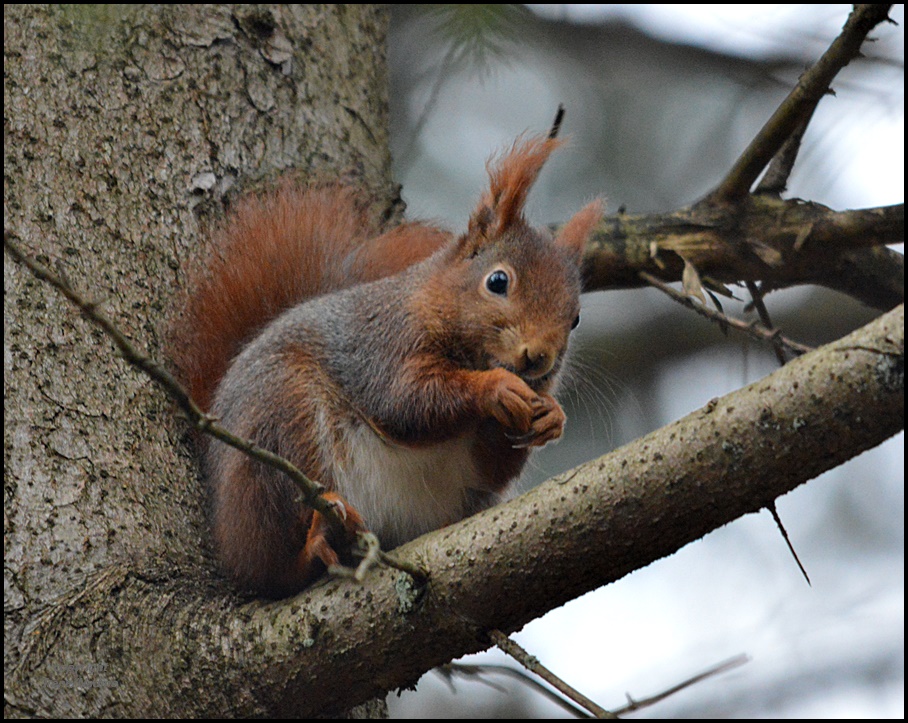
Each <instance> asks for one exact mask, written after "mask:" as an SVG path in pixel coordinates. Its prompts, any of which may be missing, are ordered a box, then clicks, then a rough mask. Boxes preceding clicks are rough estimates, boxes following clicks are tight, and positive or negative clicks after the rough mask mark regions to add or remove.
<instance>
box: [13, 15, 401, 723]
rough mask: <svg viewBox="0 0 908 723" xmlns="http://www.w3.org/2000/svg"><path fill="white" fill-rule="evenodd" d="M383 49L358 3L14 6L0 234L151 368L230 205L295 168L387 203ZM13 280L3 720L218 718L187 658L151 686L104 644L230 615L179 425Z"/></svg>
mask: <svg viewBox="0 0 908 723" xmlns="http://www.w3.org/2000/svg"><path fill="white" fill-rule="evenodd" d="M386 30H387V13H386V11H385V10H384V9H379V8H378V7H376V6H369V5H327V6H311V5H283V6H277V5H275V6H250V5H235V6H218V5H169V6H168V5H165V6H141V5H140V6H136V5H128V6H125V5H124V6H110V5H108V6H99V5H92V6H59V5H58V6H39V5H16V6H7V8H6V10H5V12H4V67H5V74H4V78H5V81H4V99H5V106H6V110H5V124H6V129H5V149H4V169H5V177H6V182H5V184H4V190H5V193H4V219H5V220H4V223H5V228H6V230H7V231H9V232H12V233H13V234H14V235H15V236H16V237H18V239H19V241H20V243H21V244H22V246H23V247H24V248H25V249H26V250H27V251H28V252H29V253H30V254H31V255H33V256H36V257H37V258H38V259H39V260H43V261H44V263H45V264H47V265H49V266H50V267H51V268H52V269H55V270H57V271H59V272H60V273H62V274H63V275H65V276H66V277H68V278H69V279H70V280H71V281H72V282H73V283H74V285H76V286H78V287H79V288H80V289H82V290H84V291H86V292H87V293H88V294H89V295H90V296H91V297H92V298H93V299H95V300H97V301H98V302H101V303H102V304H103V308H104V310H105V312H106V313H107V314H108V315H109V317H110V318H111V319H112V320H113V321H114V322H115V323H116V324H117V325H118V326H119V327H120V328H121V329H122V330H123V331H124V332H126V333H127V334H128V335H129V336H130V337H132V338H133V339H134V340H135V342H136V343H137V345H138V346H139V347H147V348H148V350H149V352H150V353H151V354H152V355H153V356H157V354H158V347H159V341H160V339H161V338H162V335H163V332H164V330H165V328H166V321H167V318H168V316H169V315H170V313H171V309H172V307H173V298H174V294H175V292H176V291H177V289H178V288H179V286H180V282H181V279H182V277H183V269H184V268H185V267H186V263H187V259H191V258H192V257H193V256H195V255H197V254H198V243H199V238H200V233H201V232H202V231H203V230H204V226H205V223H206V221H207V220H208V219H209V218H212V217H216V216H217V215H218V213H219V210H220V208H221V207H222V202H223V200H224V197H225V194H228V193H230V192H235V191H236V190H239V187H241V186H248V184H249V183H250V182H253V181H255V180H256V179H261V178H264V177H268V176H272V175H275V174H276V173H278V172H281V171H283V170H285V169H289V168H292V169H295V170H296V171H299V172H301V173H302V174H304V175H315V176H319V177H330V178H336V177H337V176H339V175H347V176H351V175H353V176H357V177H358V178H359V179H361V182H362V183H363V184H364V185H365V186H367V187H369V188H370V189H373V191H375V192H376V194H379V193H381V192H384V195H385V197H386V198H388V197H389V194H388V189H389V188H390V185H389V161H390V157H389V152H388V127H387V126H388V118H387V82H386V78H385V63H384V38H385V34H386ZM234 187H236V188H234ZM5 270H6V273H5V274H4V280H5V292H6V293H5V297H4V298H5V308H4V320H5V328H6V363H5V375H4V380H5V389H4V397H5V421H6V425H5V450H6V460H5V490H6V492H5V508H4V512H5V520H4V546H5V591H6V612H7V614H6V617H5V641H6V644H5V647H4V650H5V661H4V663H5V670H6V672H7V677H6V694H7V697H6V702H7V713H11V714H13V715H16V714H18V715H27V714H34V715H47V716H51V717H57V716H78V717H88V716H97V715H116V716H135V715H146V714H149V713H151V714H154V715H161V716H185V715H206V714H207V715H212V714H214V711H218V712H219V713H220V714H221V715H225V714H229V713H230V711H231V710H233V709H234V706H233V703H232V702H231V701H227V700H222V699H221V697H222V696H221V692H220V691H219V688H218V686H215V685H211V684H210V683H208V684H205V685H199V686H198V687H197V688H194V689H193V693H192V696H191V700H189V699H187V697H186V696H185V692H186V688H185V687H184V686H185V685H186V684H187V683H188V682H189V681H190V680H191V679H192V678H193V676H194V675H195V673H196V672H197V671H195V670H194V667H195V666H194V663H193V660H192V658H191V656H189V655H188V654H187V653H185V652H184V651H185V650H186V648H185V647H184V645H183V644H182V643H181V642H180V641H179V640H173V641H172V643H173V645H172V646H168V647H166V648H161V647H156V648H154V649H145V650H141V651H139V650H136V651H134V652H136V653H141V655H142V656H143V657H144V658H145V660H144V661H143V662H144V664H143V665H142V666H139V665H138V664H137V661H136V660H134V659H132V657H131V656H130V655H125V654H124V652H125V651H124V650H123V649H119V652H118V650H117V648H116V646H114V647H109V646H106V645H105V644H104V643H103V641H104V640H109V639H111V638H114V639H115V638H117V637H119V636H120V635H123V634H128V636H129V637H131V638H133V639H135V637H136V636H137V635H138V636H139V639H141V635H142V632H141V631H142V630H143V628H144V627H146V626H155V625H157V624H160V623H161V622H163V621H164V620H165V619H166V617H165V618H160V617H158V615H163V614H165V610H166V609H168V607H169V606H170V605H171V604H172V603H173V601H174V600H175V599H177V598H179V599H180V600H181V601H182V602H181V605H183V606H184V607H183V609H184V611H185V612H186V615H187V620H189V619H191V620H195V621H197V622H198V623H200V624H203V625H204V624H205V617H206V614H205V613H204V612H202V606H204V605H206V604H207V605H213V608H209V611H211V610H213V609H216V608H222V609H225V610H226V609H232V606H233V604H234V603H235V601H232V598H230V597H229V595H228V596H227V597H225V590H226V588H218V587H217V586H215V585H212V584H210V581H211V580H213V579H215V578H216V576H215V575H214V573H213V571H214V569H215V566H214V564H213V562H212V557H211V552H210V549H209V542H208V532H207V525H206V521H205V510H204V503H203V500H204V496H203V494H202V490H201V488H200V484H199V481H198V479H197V473H196V471H195V467H194V465H193V463H192V460H191V457H190V456H189V454H188V453H187V448H186V447H185V445H183V444H182V443H181V439H180V435H181V434H182V433H183V432H184V429H183V425H181V424H180V423H179V422H178V421H177V420H176V418H175V415H174V414H173V412H172V409H171V405H170V404H169V403H168V401H167V400H166V399H165V398H164V397H163V396H162V395H161V393H160V392H159V391H158V390H157V389H156V388H155V387H154V386H153V385H151V384H150V383H149V380H148V379H147V378H145V377H144V376H143V375H142V374H140V373H137V372H136V371H134V370H132V369H130V368H128V367H126V365H125V364H124V363H123V362H122V361H121V360H119V359H117V358H116V355H115V354H113V353H112V349H113V347H112V345H111V344H110V342H109V341H108V340H107V339H106V338H105V337H104V336H103V335H102V334H101V333H100V332H99V331H98V330H96V329H95V328H93V327H92V326H90V325H89V324H88V323H86V322H85V320H83V319H82V318H80V316H79V314H78V313H77V312H75V311H74V310H73V308H72V306H71V305H70V304H69V302H67V301H66V300H65V299H63V298H62V297H61V296H60V295H59V294H58V293H56V292H55V291H54V290H53V289H52V288H50V287H49V286H47V285H45V284H41V283H37V282H36V281H35V280H34V279H33V278H31V277H30V276H29V275H28V274H27V272H25V271H24V270H23V269H21V268H19V267H16V266H15V265H13V264H12V263H11V262H10V261H9V260H8V259H5ZM137 579H141V580H143V581H144V582H145V585H144V586H142V587H143V592H142V593H141V595H137V594H135V593H136V592H137V591H136V589H135V588H134V587H130V586H129V585H128V584H126V583H127V581H129V580H132V581H135V580H137ZM164 589H168V590H169V592H168V593H166V594H165V593H164V592H163V590H164ZM127 591H129V592H127ZM213 600H216V601H217V602H214V603H212V601H213ZM228 601H232V602H228ZM114 604H116V607H117V608H118V612H117V614H116V615H114V614H113V609H114ZM76 609H78V611H79V612H78V613H77V614H76V615H75V618H78V619H79V620H81V621H82V622H81V623H79V622H78V621H77V620H76V619H75V618H74V617H71V613H72V612H73V611H74V610H76ZM127 610H128V612H127ZM82 625H84V626H85V627H82ZM78 630H81V632H77V631H78ZM83 633H84V634H83ZM51 650H52V651H53V655H48V653H49V652H50V651H51ZM246 652H247V653H249V652H250V651H246ZM121 656H122V657H121ZM38 659H41V660H43V661H44V662H43V663H42V662H38ZM177 660H182V661H184V662H183V663H182V664H181V665H180V666H179V667H182V666H184V665H185V669H184V670H183V671H182V672H181V673H179V674H176V673H175V669H174V668H173V667H172V665H173V663H174V662H175V661H177ZM263 660H264V659H263ZM139 670H144V671H145V673H142V674H141V675H138V671H139ZM151 670H159V671H163V670H168V671H170V672H171V673H173V674H174V677H173V679H172V681H171V682H172V684H173V685H174V686H175V687H173V688H171V689H172V690H175V689H176V688H181V689H182V690H183V695H178V696H173V697H168V696H166V695H163V688H162V687H159V686H160V685H161V681H157V682H155V683H153V681H152V679H151V678H150V677H148V675H146V673H148V671H151ZM11 673H12V674H13V675H12V676H10V674H11ZM199 682H201V681H199ZM164 687H168V686H164ZM213 700H216V701H217V703H215V704H213V703H212V701H213ZM209 706H210V707H209ZM260 710H262V711H264V710H265V709H264V708H261V709H260Z"/></svg>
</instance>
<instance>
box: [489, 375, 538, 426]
mask: <svg viewBox="0 0 908 723" xmlns="http://www.w3.org/2000/svg"><path fill="white" fill-rule="evenodd" d="M485 374H486V375H487V376H486V380H485V381H486V384H485V386H486V389H485V390H484V391H483V393H482V399H483V402H484V406H485V412H486V413H487V414H488V415H489V416H490V417H493V418H494V419H496V420H497V421H498V422H499V423H500V424H501V425H502V426H503V427H505V428H506V429H509V430H513V431H514V432H515V433H516V434H517V435H525V434H528V433H529V432H530V430H531V428H532V425H533V419H534V418H535V417H536V415H537V413H538V412H539V411H540V409H541V407H540V404H541V402H542V400H541V398H540V397H539V395H538V394H536V392H534V391H533V390H532V389H530V387H529V386H528V385H527V383H526V382H525V381H523V379H521V378H520V377H518V376H517V375H516V374H512V373H511V372H509V371H506V370H505V369H492V370H491V371H489V372H485Z"/></svg>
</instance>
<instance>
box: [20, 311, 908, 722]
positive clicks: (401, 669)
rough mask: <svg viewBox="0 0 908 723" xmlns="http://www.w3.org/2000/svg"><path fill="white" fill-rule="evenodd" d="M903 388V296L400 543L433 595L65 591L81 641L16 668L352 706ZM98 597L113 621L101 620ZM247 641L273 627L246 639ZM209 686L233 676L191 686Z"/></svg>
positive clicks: (148, 699) (47, 701)
mask: <svg viewBox="0 0 908 723" xmlns="http://www.w3.org/2000/svg"><path fill="white" fill-rule="evenodd" d="M904 404H905V400H904V307H899V308H898V309H895V310H893V311H892V312H890V313H888V314H886V315H884V316H882V317H880V318H879V319H877V320H875V321H873V322H872V323H870V324H868V325H867V326H866V327H864V328H862V329H859V330H858V331H856V332H854V333H853V334H850V335H849V336H847V337H845V338H843V339H841V340H839V341H837V342H834V343H832V344H829V345H827V346H824V347H822V348H820V349H817V350H816V351H813V352H810V353H808V354H804V355H803V356H801V357H799V358H797V359H795V360H793V361H791V362H789V363H788V364H787V365H785V366H784V367H782V368H781V369H779V370H777V371H776V372H774V373H773V374H771V375H769V376H767V377H765V378H764V379H762V380H760V381H758V382H755V383H754V384H751V385H750V386H748V387H746V388H744V389H741V390H739V391H736V392H733V393H732V394H729V395H726V396H724V397H722V398H721V399H715V400H713V401H712V402H710V403H709V404H707V405H706V406H705V407H704V408H703V409H700V410H698V411H696V412H694V413H693V414H690V415H688V416H687V417H685V418H683V419H681V420H679V421H677V422H675V423H673V424H671V425H669V426H667V427H665V428H663V429H660V430H658V431H656V432H653V433H652V434H649V435H647V436H646V437H644V438H642V439H640V440H637V441H635V442H632V443H630V444H628V445H626V446H624V447H622V448H621V449H618V450H616V451H615V452H613V453H611V454H609V455H606V456H605V457H602V458H600V459H597V460H593V461H591V462H589V463H587V464H584V465H582V466H581V467H579V468H577V469H575V470H573V471H572V472H569V473H566V474H564V475H562V476H560V477H558V478H555V479H552V480H550V481H549V482H547V483H545V484H543V485H541V486H539V487H537V488H536V489H534V490H532V491H530V492H528V493H526V494H524V495H522V496H520V497H518V498H517V499H515V500H512V501H511V502H509V503H507V504H505V505H500V506H498V507H495V508H493V509H490V510H487V511H485V512H482V513H479V514H477V515H474V516H473V517H470V518H468V519H466V520H464V521H462V522H459V523H457V524H454V525H451V526H449V527H446V528H443V529H441V530H438V531H436V532H434V533H431V534H429V535H424V536H423V537H421V538H419V539H417V540H414V541H413V542H411V543H409V544H407V545H405V546H403V547H401V548H399V549H398V550H397V551H396V554H397V555H398V556H399V557H401V558H403V559H405V560H409V561H410V562H412V563H416V564H418V565H419V566H420V567H423V568H425V569H427V570H429V572H430V574H431V576H430V582H429V584H428V586H427V589H426V590H425V592H424V595H423V596H422V597H421V598H420V599H418V600H415V601H414V600H413V599H412V598H411V597H410V594H409V592H408V590H407V588H406V587H405V586H402V585H401V582H400V581H401V579H403V578H404V577H405V576H398V575H397V574H396V573H389V572H388V571H387V570H377V571H375V572H374V573H373V574H371V575H369V576H367V578H366V580H365V581H364V582H363V583H362V584H361V585H358V584H356V583H354V582H352V581H349V580H333V581H329V582H327V583H326V584H324V585H321V586H319V587H316V588H313V589H310V590H307V591H305V592H303V593H301V594H300V595H298V596H297V597H296V598H293V599H291V600H289V601H286V602H284V603H282V604H277V605H275V604H264V603H262V602H251V603H248V604H246V605H243V606H239V607H238V606H236V605H235V602H233V601H225V600H221V599H219V598H217V597H214V598H213V599H211V600H209V601H208V602H206V603H205V605H204V606H201V607H202V608H203V609H200V604H199V598H198V590H197V589H196V588H194V587H190V585H191V583H189V582H187V581H186V580H181V579H173V580H170V581H165V582H161V581H150V582H148V581H145V580H143V579H141V578H138V577H135V576H132V577H128V578H127V579H120V578H118V579H117V580H116V581H114V582H113V583H111V587H110V588H109V589H107V590H100V589H99V590H97V591H93V592H92V595H90V596H87V597H86V599H84V600H82V599H80V600H79V601H76V602H73V603H72V604H70V605H67V606H65V607H64V608H62V609H61V610H60V614H59V615H58V617H56V618H55V619H54V621H53V627H52V629H50V630H41V631H40V633H41V636H42V639H45V640H56V639H59V638H60V637H66V639H67V641H68V645H67V646H54V645H46V646H41V647H37V648H35V653H34V654H27V655H24V656H23V659H22V660H21V663H20V665H19V666H18V667H17V668H16V669H15V671H13V675H12V678H14V680H13V681H12V682H11V684H15V686H16V689H17V690H19V691H20V695H22V696H23V697H24V698H23V699H27V700H29V701H32V702H33V705H34V706H36V708H37V709H38V710H45V709H46V710H54V711H55V712H56V713H57V714H58V715H63V716H65V715H67V714H68V713H70V711H69V709H67V708H66V703H67V701H69V700H70V699H69V698H64V699H62V700H61V699H60V697H59V696H56V695H55V691H56V690H58V689H59V685H64V684H66V682H67V679H66V675H67V672H66V671H67V670H68V669H71V666H68V665H67V662H68V661H71V660H72V659H73V656H75V657H76V658H78V656H79V655H84V656H85V659H91V660H101V661H106V660H114V659H116V660H128V661H130V667H129V671H130V676H131V679H132V680H133V681H135V685H134V687H133V689H132V692H133V698H132V700H133V701H134V702H132V703H129V702H121V703H118V704H117V706H116V708H115V710H116V712H117V713H118V714H120V715H138V714H140V713H144V712H145V711H146V710H149V709H153V710H154V711H155V712H156V713H158V714H159V715H165V714H168V713H174V712H176V711H179V712H180V713H181V714H182V715H184V716H208V717H211V716H223V715H231V716H239V717H250V716H265V715H276V716H278V717H286V715H287V714H288V713H289V712H291V711H292V712H293V713H294V714H295V715H297V716H303V717H307V716H311V715H315V714H320V715H327V714H330V713H332V712H338V711H340V710H345V709H347V708H349V707H350V706H351V705H355V704H357V703H359V702H361V701H363V700H367V699H369V698H371V697H373V696H375V695H378V694H383V693H384V692H385V691H387V690H389V689H392V688H395V687H398V686H401V685H409V684H411V683H412V682H413V681H414V680H416V679H417V678H418V677H419V676H420V675H421V674H422V673H423V672H425V671H427V670H429V669H431V668H433V667H435V666H437V665H439V664H440V663H444V662H447V661H448V660H450V659H451V658H452V657H457V656H460V655H463V654H466V653H470V652H475V651H477V650H479V649H482V648H484V647H486V646H488V645H489V641H488V637H487V631H489V630H492V629H499V630H503V631H505V632H509V631H513V630H516V629H518V628H520V627H521V626H523V625H524V624H526V623H527V622H529V621H530V620H532V619H534V618H536V617H538V616H540V615H542V614H543V613H545V612H547V611H548V610H551V609H553V608H555V607H558V606H559V605H562V604H563V603H564V602H566V601H567V600H570V599H573V598H575V597H578V596H579V595H581V594H583V593H584V592H587V591H589V590H592V589H594V588H597V587H600V586H602V585H604V584H607V583H609V582H612V581H614V580H617V579H619V578H621V577H623V576H624V575H626V574H627V573H629V572H631V571H632V570H635V569H638V568H640V567H642V566H644V565H647V564H649V563H651V562H652V561H654V560H656V559H659V558H661V557H664V556H665V555H669V554H671V553H672V552H674V551H676V550H677V549H679V548H680V547H682V546H684V545H686V544H687V543H689V542H691V541H693V540H696V539H698V538H700V537H702V536H703V535H704V534H706V533H707V532H709V531H710V530H713V529H715V528H717V527H719V526H721V525H723V524H726V523H728V522H730V521H731V520H734V519H736V518H737V517H739V516H741V515H744V514H746V513H748V512H757V511H759V510H760V509H762V508H763V507H765V506H766V505H767V504H768V503H769V502H771V501H772V500H774V499H775V498H776V497H777V496H779V495H782V494H784V493H786V492H787V491H790V490H792V489H794V488H795V487H797V486H798V485H800V484H803V483H804V482H806V481H807V480H809V479H811V478H813V477H815V476H816V475H818V474H820V473H821V472H824V471H826V470H827V469H831V468H833V467H836V466H838V465H839V464H841V463H842V462H843V461H845V460H846V459H849V458H851V457H854V456H856V455H857V454H860V452H862V451H863V450H865V449H868V448H870V447H873V446H876V445H877V444H879V443H881V442H882V441H884V440H885V439H887V438H888V437H890V436H891V435H893V434H895V433H897V432H898V431H899V430H901V429H902V428H903V427H904ZM395 578H396V579H395ZM100 600H103V605H104V608H103V609H105V610H107V611H108V615H109V616H110V617H111V618H112V619H114V620H116V624H115V625H110V626H95V625H92V624H86V619H87V617H86V616H89V615H91V616H96V615H97V609H96V607H95V606H97V605H99V604H100V602H99V601H100ZM162 601H164V602H163V604H162ZM92 619H93V618H92ZM136 630H140V631H141V633H142V634H141V635H136V634H135V631H136ZM249 641H267V644H264V643H263V644H262V646H261V650H260V654H256V655H249V654H248V646H249ZM149 650H154V651H155V652H156V654H155V655H154V656H149V655H148V651H149ZM186 661H192V662H191V665H187V663H186ZM376 661H380V662H379V663H376ZM225 666H227V667H226V668H225ZM363 666H368V674H364V667H363ZM206 686H216V687H217V689H218V690H219V691H220V693H221V694H220V695H219V696H217V697H215V698H211V697H200V696H197V695H194V694H193V693H194V691H196V690H198V689H199V688H200V687H206Z"/></svg>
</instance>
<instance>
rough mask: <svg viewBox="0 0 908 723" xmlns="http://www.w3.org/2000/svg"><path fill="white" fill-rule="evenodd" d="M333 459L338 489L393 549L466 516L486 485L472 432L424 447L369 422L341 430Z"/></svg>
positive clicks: (386, 545) (386, 546)
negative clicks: (395, 439)
mask: <svg viewBox="0 0 908 723" xmlns="http://www.w3.org/2000/svg"><path fill="white" fill-rule="evenodd" d="M342 434H343V437H344V439H343V447H344V448H345V450H344V451H345V454H344V455H343V459H335V460H333V463H334V464H333V467H334V479H335V483H336V485H337V492H338V493H339V494H340V495H341V496H342V497H343V498H344V499H346V500H347V501H348V502H350V504H351V505H353V506H354V507H355V508H356V509H357V510H358V511H359V513H360V514H361V515H362V516H363V519H364V520H365V521H366V525H367V526H368V527H369V529H370V530H372V531H373V532H375V534H376V535H378V537H379V539H380V540H381V542H382V547H384V548H385V549H391V548H393V547H396V546H397V545H399V544H402V543H404V542H407V541H409V540H412V539H413V538H415V537H418V536H419V535H421V534H424V533H426V532H429V531H431V530H435V529H438V528H439V527H443V526H445V525H449V524H451V523H453V522H456V521H458V520H460V519H462V518H463V517H464V516H465V515H466V514H469V511H472V510H470V497H471V491H472V492H474V493H475V491H477V490H483V488H484V487H485V485H484V484H483V480H482V478H481V476H480V474H479V473H478V471H477V469H476V465H475V464H474V462H473V456H472V454H471V448H472V446H473V444H474V441H473V434H470V433H466V434H464V435H462V436H460V437H457V438H455V439H451V440H447V441H444V442H439V443H437V444H431V445H426V446H420V447H416V448H413V447H404V446H400V445H395V444H393V443H390V442H386V441H385V440H383V439H381V438H380V437H379V436H378V435H377V434H376V433H375V432H374V431H373V430H372V429H371V428H369V427H368V426H367V425H365V424H362V423H360V424H354V425H351V426H349V427H347V428H346V429H345V430H344V431H343V433H342Z"/></svg>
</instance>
